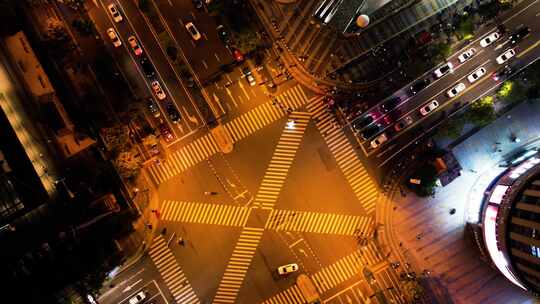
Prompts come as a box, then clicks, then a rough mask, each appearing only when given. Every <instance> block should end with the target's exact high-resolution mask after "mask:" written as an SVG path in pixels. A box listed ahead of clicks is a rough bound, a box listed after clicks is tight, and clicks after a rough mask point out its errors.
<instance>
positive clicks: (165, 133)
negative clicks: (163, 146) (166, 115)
mask: <svg viewBox="0 0 540 304" xmlns="http://www.w3.org/2000/svg"><path fill="white" fill-rule="evenodd" d="M159 132H160V133H161V136H162V137H163V139H164V140H165V142H167V143H170V142H171V141H173V139H174V135H173V134H172V133H171V129H169V127H168V126H167V124H166V123H165V122H162V123H161V124H159Z"/></svg>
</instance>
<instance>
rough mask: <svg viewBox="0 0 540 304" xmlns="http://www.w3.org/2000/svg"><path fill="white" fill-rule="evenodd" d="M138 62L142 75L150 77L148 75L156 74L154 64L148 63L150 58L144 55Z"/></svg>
mask: <svg viewBox="0 0 540 304" xmlns="http://www.w3.org/2000/svg"><path fill="white" fill-rule="evenodd" d="M139 63H140V64H141V66H142V69H143V72H144V76H146V77H148V78H150V77H153V76H154V75H155V74H156V72H155V71H154V66H152V64H151V63H150V60H148V58H146V57H143V58H141V59H140V60H139Z"/></svg>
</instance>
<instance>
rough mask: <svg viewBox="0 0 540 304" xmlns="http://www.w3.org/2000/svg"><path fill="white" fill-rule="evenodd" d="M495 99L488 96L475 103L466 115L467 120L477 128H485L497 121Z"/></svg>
mask: <svg viewBox="0 0 540 304" xmlns="http://www.w3.org/2000/svg"><path fill="white" fill-rule="evenodd" d="M493 101H494V100H493V97H492V96H486V97H483V98H481V99H478V100H476V101H475V102H473V103H472V104H471V106H470V108H469V111H467V113H466V114H465V117H466V119H467V120H469V121H470V122H472V123H473V124H475V125H476V126H485V125H487V124H489V123H490V122H492V121H493V120H494V119H495V109H494V108H493Z"/></svg>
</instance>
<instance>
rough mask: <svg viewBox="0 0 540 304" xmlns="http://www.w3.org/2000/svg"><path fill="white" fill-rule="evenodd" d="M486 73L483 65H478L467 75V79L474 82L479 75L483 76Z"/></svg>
mask: <svg viewBox="0 0 540 304" xmlns="http://www.w3.org/2000/svg"><path fill="white" fill-rule="evenodd" d="M485 74H486V69H484V68H483V67H479V68H478V69H476V70H475V71H474V72H472V73H471V75H469V76H467V80H469V82H470V83H473V82H475V81H476V80H478V79H480V77H482V76H484V75H485Z"/></svg>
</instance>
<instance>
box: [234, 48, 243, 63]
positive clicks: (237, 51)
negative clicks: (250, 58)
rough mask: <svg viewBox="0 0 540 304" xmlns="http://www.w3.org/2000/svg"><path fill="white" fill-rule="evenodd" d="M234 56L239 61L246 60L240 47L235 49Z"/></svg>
mask: <svg viewBox="0 0 540 304" xmlns="http://www.w3.org/2000/svg"><path fill="white" fill-rule="evenodd" d="M233 57H234V60H236V61H237V62H242V61H244V55H242V52H240V50H239V49H234V50H233Z"/></svg>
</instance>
